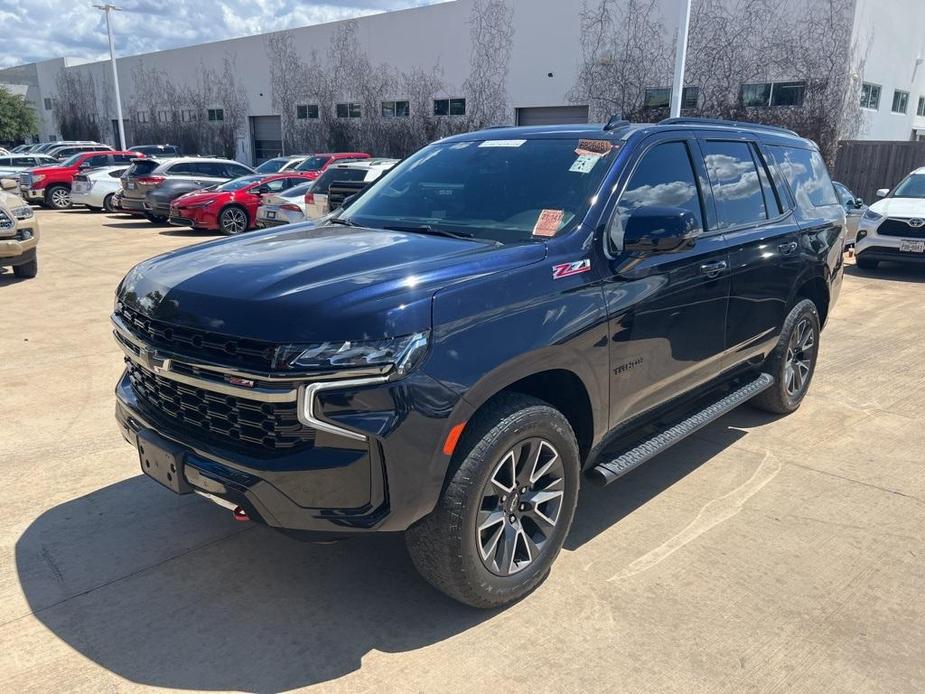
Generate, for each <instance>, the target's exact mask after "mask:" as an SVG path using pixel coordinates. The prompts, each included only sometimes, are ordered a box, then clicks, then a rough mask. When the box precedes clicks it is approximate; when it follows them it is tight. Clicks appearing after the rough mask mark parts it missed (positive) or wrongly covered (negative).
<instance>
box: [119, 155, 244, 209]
mask: <svg viewBox="0 0 925 694" xmlns="http://www.w3.org/2000/svg"><path fill="white" fill-rule="evenodd" d="M252 173H254V170H253V169H252V168H250V167H249V166H244V165H243V164H239V163H238V162H236V161H232V160H230V159H208V158H205V157H178V158H176V159H167V160H166V161H164V162H163V163H161V164H160V165H159V166H157V167H156V168H154V169H152V170H151V171H149V172H146V173H144V174H139V172H138V170H137V169H130V170H129V171H127V172H126V176H125V177H124V178H123V179H122V180H123V189H124V190H123V193H122V200H121V205H122V209H123V210H126V211H133V210H136V209H139V207H140V210H141V212H142V213H143V214H144V215H145V217H147V218H148V220H149V221H151V222H156V223H163V222H166V221H167V217H168V216H169V215H170V203H172V202H173V201H174V200H176V199H177V198H178V197H180V196H181V195H183V194H185V193H191V192H193V191H194V190H202V189H203V188H208V187H209V186H214V185H217V184H220V183H225V182H226V181H230V180H232V179H234V178H239V177H241V176H247V175H248V174H252Z"/></svg>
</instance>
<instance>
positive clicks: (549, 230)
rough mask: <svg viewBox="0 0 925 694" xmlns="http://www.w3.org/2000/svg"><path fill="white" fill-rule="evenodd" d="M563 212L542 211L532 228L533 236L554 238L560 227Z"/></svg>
mask: <svg viewBox="0 0 925 694" xmlns="http://www.w3.org/2000/svg"><path fill="white" fill-rule="evenodd" d="M563 217H565V212H564V211H562V210H543V211H541V212H540V216H539V219H537V220H536V224H535V225H534V226H533V235H534V236H555V235H556V232H557V231H559V227H560V226H562V219H563Z"/></svg>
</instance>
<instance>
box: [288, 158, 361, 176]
mask: <svg viewBox="0 0 925 694" xmlns="http://www.w3.org/2000/svg"><path fill="white" fill-rule="evenodd" d="M358 159H369V155H368V154H367V153H366V152H323V153H321V154H313V155H312V156H310V157H308V158H307V159H306V160H305V161H303V162H302V163H301V164H299V165H298V166H297V167H295V171H298V172H299V173H301V174H303V175H304V176H305V177H306V178H308V179H310V180H314V179H316V178H318V177H319V176H320V175H321V174H322V173H324V171H325V169H327V168H328V167H329V166H330V165H331V164H334V163H336V162H342V161H357V160H358Z"/></svg>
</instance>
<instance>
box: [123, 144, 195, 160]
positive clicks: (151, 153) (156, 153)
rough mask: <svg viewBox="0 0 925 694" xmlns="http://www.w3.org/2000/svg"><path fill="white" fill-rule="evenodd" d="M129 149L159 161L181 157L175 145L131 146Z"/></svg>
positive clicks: (181, 154)
mask: <svg viewBox="0 0 925 694" xmlns="http://www.w3.org/2000/svg"><path fill="white" fill-rule="evenodd" d="M129 149H131V150H132V151H133V152H138V153H139V154H142V155H143V156H146V157H158V158H160V159H168V158H170V157H181V156H183V153H182V152H181V151H180V148H179V147H178V146H177V145H132V146H131V147H130V148H129Z"/></svg>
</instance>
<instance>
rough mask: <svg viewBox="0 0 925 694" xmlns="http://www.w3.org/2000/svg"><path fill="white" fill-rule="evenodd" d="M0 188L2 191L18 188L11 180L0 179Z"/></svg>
mask: <svg viewBox="0 0 925 694" xmlns="http://www.w3.org/2000/svg"><path fill="white" fill-rule="evenodd" d="M0 188H2V189H3V190H16V189H17V188H19V184H17V183H16V181H15V180H13V179H12V178H0Z"/></svg>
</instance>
